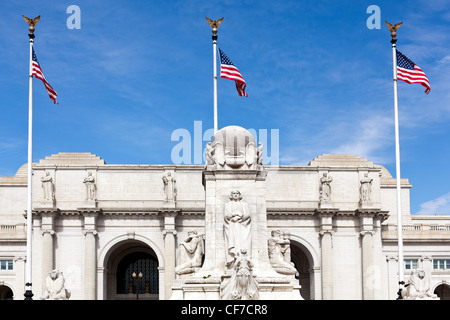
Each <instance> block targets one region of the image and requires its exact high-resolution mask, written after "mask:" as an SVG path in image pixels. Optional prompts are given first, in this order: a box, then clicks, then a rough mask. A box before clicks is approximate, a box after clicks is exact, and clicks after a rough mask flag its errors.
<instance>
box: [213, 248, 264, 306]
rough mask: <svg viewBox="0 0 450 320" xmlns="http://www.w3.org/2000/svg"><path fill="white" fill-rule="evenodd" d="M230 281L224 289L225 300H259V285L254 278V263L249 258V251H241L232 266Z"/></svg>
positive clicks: (223, 297)
mask: <svg viewBox="0 0 450 320" xmlns="http://www.w3.org/2000/svg"><path fill="white" fill-rule="evenodd" d="M232 269H233V274H232V276H231V278H230V281H229V282H228V283H227V284H226V285H225V286H224V287H223V288H222V291H221V298H222V299H223V300H258V299H259V291H258V284H257V283H256V280H255V279H254V278H253V272H252V271H253V263H252V261H251V260H250V257H248V256H247V250H245V249H241V251H240V253H239V255H238V256H237V258H236V260H235V261H234V263H233V265H232Z"/></svg>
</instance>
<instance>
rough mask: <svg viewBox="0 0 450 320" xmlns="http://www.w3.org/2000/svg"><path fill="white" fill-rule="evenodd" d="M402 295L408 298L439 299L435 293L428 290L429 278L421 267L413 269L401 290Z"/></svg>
mask: <svg viewBox="0 0 450 320" xmlns="http://www.w3.org/2000/svg"><path fill="white" fill-rule="evenodd" d="M402 296H403V298H404V299H409V300H421V299H423V300H431V299H439V298H438V296H437V295H436V294H434V293H432V292H430V278H429V277H427V276H426V274H425V271H423V270H421V269H417V270H414V271H413V273H412V274H411V276H410V277H409V281H408V283H407V284H406V285H405V289H403V290H402Z"/></svg>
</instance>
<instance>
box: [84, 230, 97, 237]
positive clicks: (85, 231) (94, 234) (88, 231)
mask: <svg viewBox="0 0 450 320" xmlns="http://www.w3.org/2000/svg"><path fill="white" fill-rule="evenodd" d="M89 233H92V235H93V236H96V235H97V234H98V232H97V230H95V229H84V230H83V235H85V236H86V235H87V234H89Z"/></svg>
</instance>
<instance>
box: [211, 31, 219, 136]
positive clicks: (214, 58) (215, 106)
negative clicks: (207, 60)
mask: <svg viewBox="0 0 450 320" xmlns="http://www.w3.org/2000/svg"><path fill="white" fill-rule="evenodd" d="M216 30H217V29H216ZM212 40H213V70H214V71H213V74H214V134H216V133H217V128H218V117H217V31H216V34H213V36H212Z"/></svg>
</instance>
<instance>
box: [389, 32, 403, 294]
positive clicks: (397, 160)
mask: <svg viewBox="0 0 450 320" xmlns="http://www.w3.org/2000/svg"><path fill="white" fill-rule="evenodd" d="M400 25H401V24H400ZM400 25H398V27H400ZM388 27H389V26H388ZM398 27H397V29H398ZM395 31H396V29H395V30H394V31H391V36H392V40H391V43H392V62H393V74H394V118H395V167H396V181H397V238H398V284H399V290H398V292H397V294H398V297H397V300H400V299H402V290H403V288H404V284H405V281H404V266H403V226H402V198H401V175H400V134H399V123H398V95H397V45H396V44H397V39H395V37H396V35H397V33H396V32H395Z"/></svg>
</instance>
